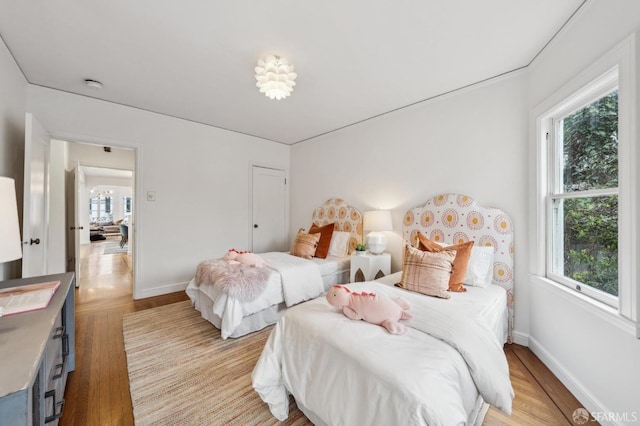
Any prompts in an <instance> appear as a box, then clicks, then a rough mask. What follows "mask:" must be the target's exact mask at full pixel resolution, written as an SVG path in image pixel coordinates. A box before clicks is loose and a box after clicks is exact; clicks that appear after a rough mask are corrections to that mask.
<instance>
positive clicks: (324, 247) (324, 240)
mask: <svg viewBox="0 0 640 426" xmlns="http://www.w3.org/2000/svg"><path fill="white" fill-rule="evenodd" d="M335 226H336V224H335V223H330V224H328V225H325V226H323V227H319V226H318V225H316V224H315V223H314V224H312V225H311V228H309V233H310V234H317V233H318V232H319V233H320V241H318V248H316V257H319V258H320V259H326V258H327V254H329V246H330V245H331V236H332V235H333V228H335Z"/></svg>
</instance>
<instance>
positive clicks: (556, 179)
mask: <svg viewBox="0 0 640 426" xmlns="http://www.w3.org/2000/svg"><path fill="white" fill-rule="evenodd" d="M615 90H618V67H617V66H616V67H614V68H613V69H611V70H610V71H609V72H607V73H605V74H604V75H602V76H601V77H599V78H598V79H596V80H595V81H593V82H592V83H590V84H588V85H587V86H586V87H583V88H582V89H580V90H579V91H578V92H577V93H575V94H574V95H573V96H570V97H569V98H568V99H566V101H564V102H562V103H561V104H559V105H557V106H556V107H555V108H553V109H552V110H551V111H549V114H546V115H545V116H544V118H543V126H544V127H545V128H546V129H549V131H548V132H547V133H545V148H544V149H545V150H546V151H547V156H546V157H547V162H548V165H549V166H548V167H547V170H548V171H549V173H548V174H547V178H546V185H545V186H546V196H545V197H546V212H545V214H546V215H547V217H546V220H547V221H549V222H550V221H551V220H552V219H553V218H554V217H556V218H557V215H555V214H554V213H553V209H554V206H553V201H554V200H559V199H563V200H566V199H571V198H588V197H591V196H602V195H616V196H618V197H619V191H618V187H615V188H607V189H594V190H588V191H577V192H568V193H565V192H563V190H562V188H561V187H562V179H561V176H562V162H561V160H560V159H559V158H558V157H559V156H561V155H562V150H561V148H562V147H561V142H562V136H561V132H562V129H561V128H559V127H560V126H559V124H560V123H559V119H560V118H562V117H567V116H568V115H571V114H573V113H574V112H576V111H579V110H580V109H582V108H584V107H586V106H588V105H590V104H592V103H594V102H595V101H597V100H598V99H601V98H602V97H604V96H606V95H608V94H610V93H612V92H613V91H615ZM546 228H547V229H546V231H547V236H546V238H547V242H546V262H545V276H546V277H547V278H550V279H552V280H553V281H555V282H558V283H560V284H563V285H565V286H567V287H570V288H572V289H575V290H576V291H580V292H582V293H583V294H585V295H587V296H589V297H592V298H594V299H596V300H599V301H600V302H603V303H606V304H607V305H609V306H614V307H616V306H617V305H618V296H613V295H611V294H608V293H605V292H604V291H600V290H598V289H595V288H593V287H590V286H588V285H586V284H583V283H580V282H578V281H575V280H573V279H571V278H570V277H567V276H565V275H560V274H557V273H555V272H554V270H558V267H557V264H558V263H564V258H558V256H553V252H554V249H553V247H554V246H556V247H557V246H558V245H559V244H560V242H559V240H560V239H562V235H560V234H558V233H557V232H554V228H555V227H554V225H553V224H551V223H547V227H546ZM619 231H620V227H619V226H618V234H619V233H620V232H619ZM618 267H620V265H618ZM618 276H619V274H618Z"/></svg>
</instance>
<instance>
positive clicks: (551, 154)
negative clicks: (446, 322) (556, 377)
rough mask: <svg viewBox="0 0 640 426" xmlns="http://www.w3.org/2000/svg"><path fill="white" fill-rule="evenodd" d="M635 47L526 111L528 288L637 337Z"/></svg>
mask: <svg viewBox="0 0 640 426" xmlns="http://www.w3.org/2000/svg"><path fill="white" fill-rule="evenodd" d="M635 38H636V36H635V34H634V35H631V36H629V37H628V38H626V39H625V40H623V41H622V42H621V43H620V44H619V45H618V46H616V47H615V48H613V49H612V50H611V51H609V52H608V53H606V54H605V55H603V56H602V57H601V58H600V59H598V60H597V61H596V62H594V63H593V64H592V65H590V66H589V67H587V68H586V69H584V70H583V71H582V72H580V73H579V74H578V75H576V76H575V77H574V78H573V79H571V80H569V81H568V82H567V83H566V84H564V85H563V86H561V87H559V88H558V89H557V90H556V91H555V93H553V94H552V95H551V96H550V97H549V98H548V99H546V100H545V101H543V102H542V103H541V104H540V105H538V106H537V107H535V108H534V109H533V111H532V112H531V119H532V122H531V123H532V126H533V127H532V130H533V132H532V138H533V141H534V143H533V145H532V148H534V149H535V152H532V154H533V155H532V160H533V165H534V166H533V167H534V170H535V175H534V177H535V180H534V181H533V182H532V186H531V191H532V193H531V196H532V201H535V202H534V204H533V206H534V210H533V211H532V212H531V213H532V214H531V216H530V217H531V227H530V231H531V233H530V237H531V243H532V245H531V249H532V259H531V263H530V272H531V275H530V280H531V283H532V284H533V285H540V286H546V287H545V289H546V290H549V291H552V292H556V294H557V295H559V296H560V295H561V296H567V297H568V298H566V300H568V301H570V302H571V303H575V304H578V305H580V306H581V307H582V308H583V309H584V310H586V311H589V312H590V313H592V314H594V315H597V316H599V317H601V318H604V319H606V320H608V321H610V322H611V323H612V324H615V325H616V326H618V327H619V328H620V329H622V330H625V331H628V332H629V333H632V334H633V335H635V336H636V337H638V338H640V268H638V267H637V259H638V256H639V255H640V253H639V250H640V188H639V185H640V179H639V177H640V174H639V173H638V172H637V170H638V166H639V165H640V164H639V163H638V161H639V159H640V152H639V151H638V149H640V147H638V144H637V138H638V134H639V132H640V129H639V128H638V127H637V125H636V119H637V108H638V103H637V101H636V100H637V93H638V88H637V85H636V83H637V81H638V80H637V78H636V75H637V72H636V59H635V52H636V40H635Z"/></svg>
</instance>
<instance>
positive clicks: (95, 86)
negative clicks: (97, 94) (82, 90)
mask: <svg viewBox="0 0 640 426" xmlns="http://www.w3.org/2000/svg"><path fill="white" fill-rule="evenodd" d="M84 84H86V85H87V87H90V88H92V89H102V83H100V82H99V81H98V80H91V79H90V78H87V79H86V80H85V81H84Z"/></svg>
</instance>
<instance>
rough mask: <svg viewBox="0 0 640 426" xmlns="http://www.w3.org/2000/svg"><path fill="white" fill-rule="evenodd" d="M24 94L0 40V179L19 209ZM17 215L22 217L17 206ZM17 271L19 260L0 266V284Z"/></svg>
mask: <svg viewBox="0 0 640 426" xmlns="http://www.w3.org/2000/svg"><path fill="white" fill-rule="evenodd" d="M26 91H27V81H26V80H25V78H24V76H23V75H22V72H21V71H20V69H19V68H18V66H17V65H16V63H15V61H14V60H13V57H12V56H11V53H10V52H9V50H8V49H7V47H6V45H5V44H4V41H3V40H2V39H0V176H7V177H10V178H14V179H15V180H16V186H17V194H16V195H17V199H18V200H17V201H18V206H22V186H23V184H22V182H23V176H22V175H23V169H24V117H25V112H26ZM18 215H19V217H20V218H22V208H20V207H19V208H18ZM21 222H22V220H21ZM20 234H21V235H22V230H20ZM20 268H21V262H20V261H19V260H16V261H13V262H7V263H0V281H2V280H5V279H11V278H18V277H20V275H21V273H20Z"/></svg>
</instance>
